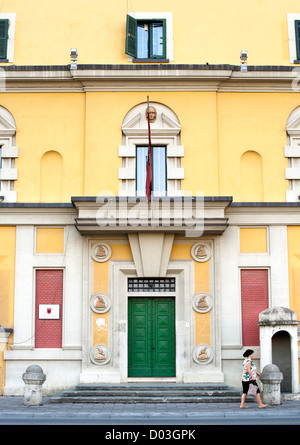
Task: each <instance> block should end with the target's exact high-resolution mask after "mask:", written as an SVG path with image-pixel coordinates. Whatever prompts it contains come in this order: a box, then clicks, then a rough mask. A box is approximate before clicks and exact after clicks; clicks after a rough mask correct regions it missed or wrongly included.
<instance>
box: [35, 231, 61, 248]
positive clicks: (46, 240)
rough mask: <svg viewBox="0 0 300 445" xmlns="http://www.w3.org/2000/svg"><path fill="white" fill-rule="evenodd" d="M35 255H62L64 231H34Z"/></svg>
mask: <svg viewBox="0 0 300 445" xmlns="http://www.w3.org/2000/svg"><path fill="white" fill-rule="evenodd" d="M36 253H46V254H47V253H64V229H63V228H40V227H38V228H37V229H36Z"/></svg>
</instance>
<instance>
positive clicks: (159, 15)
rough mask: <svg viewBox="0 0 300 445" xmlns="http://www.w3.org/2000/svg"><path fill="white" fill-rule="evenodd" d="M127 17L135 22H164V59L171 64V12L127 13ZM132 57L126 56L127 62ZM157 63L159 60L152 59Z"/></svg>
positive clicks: (172, 56)
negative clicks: (165, 31) (165, 29)
mask: <svg viewBox="0 0 300 445" xmlns="http://www.w3.org/2000/svg"><path fill="white" fill-rule="evenodd" d="M128 15H130V16H131V17H133V18H134V19H136V20H141V21H142V20H158V19H164V20H166V27H167V42H166V58H167V59H168V60H169V61H170V62H172V61H173V60H174V54H173V13H172V12H129V13H128ZM133 59H134V57H132V56H128V61H132V60H133ZM153 60H154V61H156V62H157V63H159V59H153Z"/></svg>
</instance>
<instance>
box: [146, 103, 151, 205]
mask: <svg viewBox="0 0 300 445" xmlns="http://www.w3.org/2000/svg"><path fill="white" fill-rule="evenodd" d="M149 111H150V107H149V96H147V120H148V139H149V144H148V157H147V177H146V201H147V202H149V197H150V196H151V192H152V153H151V132H150V113H149Z"/></svg>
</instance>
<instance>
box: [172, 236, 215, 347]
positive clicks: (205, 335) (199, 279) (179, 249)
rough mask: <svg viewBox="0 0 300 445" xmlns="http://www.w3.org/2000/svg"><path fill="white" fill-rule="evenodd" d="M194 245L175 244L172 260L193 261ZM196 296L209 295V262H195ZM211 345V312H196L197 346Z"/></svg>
mask: <svg viewBox="0 0 300 445" xmlns="http://www.w3.org/2000/svg"><path fill="white" fill-rule="evenodd" d="M191 247H192V244H174V245H173V248H172V252H171V256H170V259H171V260H175V259H178V260H179V259H180V260H185V259H186V260H191V259H192V256H191ZM194 270H195V294H198V293H202V292H205V293H209V291H210V287H209V275H210V270H209V261H206V262H204V263H199V262H197V261H194ZM199 344H207V345H210V344H211V318H210V311H209V312H206V313H204V314H200V313H198V312H195V345H199Z"/></svg>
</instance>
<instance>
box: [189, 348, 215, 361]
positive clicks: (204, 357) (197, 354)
mask: <svg viewBox="0 0 300 445" xmlns="http://www.w3.org/2000/svg"><path fill="white" fill-rule="evenodd" d="M213 358H214V352H213V349H212V348H211V346H209V345H205V344H202V345H197V346H195V348H194V350H193V360H194V362H195V363H197V364H198V365H208V363H210V362H211V361H212V360H213Z"/></svg>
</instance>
